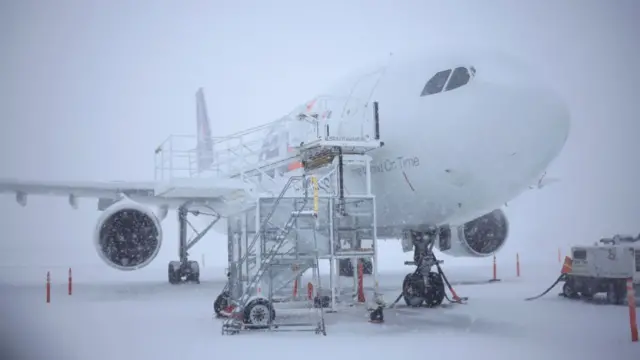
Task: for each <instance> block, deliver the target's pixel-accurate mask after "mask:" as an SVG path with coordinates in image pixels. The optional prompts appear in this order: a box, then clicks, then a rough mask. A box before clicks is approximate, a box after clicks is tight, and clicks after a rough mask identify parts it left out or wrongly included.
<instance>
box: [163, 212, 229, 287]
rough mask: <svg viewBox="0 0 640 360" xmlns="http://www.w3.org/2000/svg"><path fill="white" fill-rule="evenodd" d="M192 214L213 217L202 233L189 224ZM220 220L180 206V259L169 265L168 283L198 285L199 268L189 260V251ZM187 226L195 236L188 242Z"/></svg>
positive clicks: (214, 215) (196, 263)
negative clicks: (189, 217)
mask: <svg viewBox="0 0 640 360" xmlns="http://www.w3.org/2000/svg"><path fill="white" fill-rule="evenodd" d="M189 214H192V215H194V216H198V215H209V216H212V217H213V220H211V223H209V225H207V227H205V228H204V230H202V231H198V230H196V228H195V227H194V226H193V225H192V224H191V223H190V222H189V219H188V216H189ZM218 220H220V216H219V215H217V214H207V213H202V212H200V211H197V210H188V207H187V206H186V205H185V206H182V207H180V208H179V209H178V226H179V245H178V246H179V247H178V256H179V258H180V260H179V261H171V262H170V263H169V269H168V270H169V272H168V277H169V283H170V284H180V283H183V282H192V283H196V284H199V283H200V266H199V265H198V262H197V261H193V260H189V253H188V251H189V249H191V248H192V247H193V246H194V245H195V244H196V243H197V242H198V241H200V239H202V238H203V237H204V235H205V234H206V233H207V232H208V231H209V230H211V228H212V227H213V226H214V225H215V224H216V223H217V222H218ZM187 226H188V227H190V228H191V230H192V231H193V232H194V233H195V236H194V237H193V238H192V239H191V240H189V239H188V229H187Z"/></svg>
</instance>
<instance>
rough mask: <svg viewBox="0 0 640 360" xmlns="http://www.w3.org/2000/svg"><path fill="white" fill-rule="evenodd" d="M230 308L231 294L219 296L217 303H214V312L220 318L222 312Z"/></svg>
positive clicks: (224, 293) (226, 293) (225, 293)
mask: <svg viewBox="0 0 640 360" xmlns="http://www.w3.org/2000/svg"><path fill="white" fill-rule="evenodd" d="M227 306H229V292H227V291H225V292H223V293H221V294H220V295H218V297H217V298H216V301H214V302H213V312H214V313H215V314H216V316H217V317H220V312H221V311H222V310H224V309H226V308H227Z"/></svg>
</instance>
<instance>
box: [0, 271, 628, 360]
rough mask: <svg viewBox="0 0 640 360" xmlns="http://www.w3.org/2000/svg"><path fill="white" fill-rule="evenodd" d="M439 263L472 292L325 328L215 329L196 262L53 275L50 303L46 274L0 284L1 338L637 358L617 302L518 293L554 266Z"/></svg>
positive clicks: (228, 352) (166, 354)
mask: <svg viewBox="0 0 640 360" xmlns="http://www.w3.org/2000/svg"><path fill="white" fill-rule="evenodd" d="M445 271H447V272H448V276H449V277H450V279H451V281H452V282H453V283H462V284H458V285H457V286H454V287H455V289H456V291H457V292H458V293H459V295H460V296H468V297H469V301H468V303H467V304H464V305H460V304H452V305H450V306H446V307H442V308H437V309H425V308H421V309H413V308H406V307H403V306H398V307H397V308H395V309H388V310H386V311H385V323H384V324H380V325H377V324H370V323H368V322H367V313H366V311H365V309H364V308H350V309H345V310H344V311H342V312H340V313H335V314H326V315H325V317H326V322H327V336H326V337H322V336H316V335H314V334H313V333H248V332H245V333H241V334H239V335H234V336H224V337H223V336H222V335H221V331H220V327H221V320H218V319H213V318H212V302H213V300H214V298H215V297H216V296H217V295H218V293H219V292H220V290H221V289H222V287H223V286H224V283H223V281H222V280H223V279H220V277H219V274H220V272H219V271H215V274H213V272H214V271H210V272H211V273H209V272H207V271H205V272H204V273H203V274H202V277H203V281H202V283H201V284H200V285H193V284H184V285H178V286H172V285H169V284H168V283H166V282H164V281H162V280H158V281H131V282H104V283H88V282H80V283H77V284H75V286H74V294H73V296H68V295H67V294H66V285H65V284H55V286H54V287H53V290H52V302H51V303H50V304H46V303H45V301H44V284H42V285H34V284H26V285H21V284H16V283H14V284H3V285H0V290H1V292H2V304H1V305H2V307H1V308H2V310H3V314H2V325H3V326H2V332H3V333H2V337H3V339H8V340H10V342H9V344H10V345H11V346H12V348H13V349H14V350H13V351H17V352H18V353H20V354H23V353H29V354H30V355H31V356H32V358H36V357H39V358H47V359H92V360H103V359H136V360H146V359H172V358H176V359H180V360H187V359H203V358H207V359H220V358H223V357H227V356H229V357H231V356H238V357H240V358H242V359H255V358H257V357H265V356H267V357H273V358H277V359H289V358H291V359H294V358H295V359H305V360H312V359H327V358H329V357H334V358H335V357H336V356H340V357H342V356H348V357H352V358H353V357H358V358H362V359H390V358H399V359H401V358H406V357H409V356H412V357H415V356H416V354H423V355H418V357H419V358H433V356H444V357H452V356H453V357H455V356H465V357H469V356H473V358H474V359H546V358H552V357H553V358H556V357H559V356H562V358H563V359H595V358H598V357H602V356H609V357H611V358H614V357H616V356H617V357H618V358H620V359H632V358H640V344H632V343H631V342H630V336H629V325H628V312H627V308H626V307H625V306H610V305H596V304H587V303H582V302H579V301H570V300H567V299H563V298H559V297H557V296H556V294H557V292H558V291H559V290H558V291H553V292H552V293H550V294H549V295H547V296H546V297H543V298H541V299H539V300H536V301H531V302H526V301H523V299H524V298H525V297H528V296H531V295H535V294H537V293H539V292H541V291H542V290H544V289H545V288H546V287H547V286H548V285H550V283H551V282H552V281H553V280H554V276H557V275H556V274H555V273H554V272H549V273H547V274H545V275H540V276H539V278H530V277H529V278H528V277H523V278H518V279H514V278H505V279H503V281H502V282H498V283H491V284H488V283H487V284H482V285H478V284H476V285H468V283H469V282H474V281H478V280H482V279H483V277H482V276H479V275H478V274H479V273H480V272H479V271H478V270H477V269H474V268H472V267H464V268H452V269H447V268H445ZM483 271H484V270H483ZM162 275H164V274H161V273H158V278H159V279H160V278H162ZM403 275H404V274H402V273H397V274H384V275H381V279H380V280H381V282H380V286H381V288H382V289H384V290H385V299H386V300H387V301H388V302H391V301H393V300H394V299H395V297H396V296H397V294H398V291H399V288H400V283H401V280H402V277H403ZM216 277H217V278H216ZM349 281H350V280H346V279H345V280H344V283H345V284H348V283H349ZM463 284H466V285H463ZM445 302H446V301H445ZM400 304H402V301H401V302H400ZM36 344H37V345H36ZM5 353H6V352H5ZM613 355H615V356H613Z"/></svg>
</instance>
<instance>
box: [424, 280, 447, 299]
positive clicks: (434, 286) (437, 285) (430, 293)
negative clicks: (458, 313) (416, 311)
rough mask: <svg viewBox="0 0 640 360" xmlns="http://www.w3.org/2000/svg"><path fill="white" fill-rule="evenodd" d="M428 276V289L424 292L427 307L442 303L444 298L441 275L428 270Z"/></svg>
mask: <svg viewBox="0 0 640 360" xmlns="http://www.w3.org/2000/svg"><path fill="white" fill-rule="evenodd" d="M428 278H429V289H428V290H427V293H426V294H425V299H424V302H425V305H427V307H436V306H439V305H440V304H442V301H443V300H444V295H445V290H444V281H443V280H442V276H440V274H438V273H437V272H430V273H429V277H428Z"/></svg>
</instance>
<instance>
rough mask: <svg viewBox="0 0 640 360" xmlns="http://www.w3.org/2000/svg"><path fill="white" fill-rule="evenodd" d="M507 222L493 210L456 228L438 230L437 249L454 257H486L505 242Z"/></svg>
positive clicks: (501, 213)
mask: <svg viewBox="0 0 640 360" xmlns="http://www.w3.org/2000/svg"><path fill="white" fill-rule="evenodd" d="M508 236H509V220H508V219H507V216H506V215H505V213H504V212H503V211H502V210H494V211H492V212H490V213H488V214H486V215H483V216H481V217H479V218H477V219H475V220H472V221H469V222H467V223H466V224H464V225H460V226H458V227H454V228H451V227H443V228H441V229H440V241H439V243H438V244H437V245H438V246H437V247H438V249H439V250H440V251H441V252H443V253H445V254H447V255H450V256H454V257H486V256H491V255H492V254H494V253H496V252H497V251H498V250H500V248H502V247H503V246H504V244H505V243H506V242H507V237H508Z"/></svg>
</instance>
